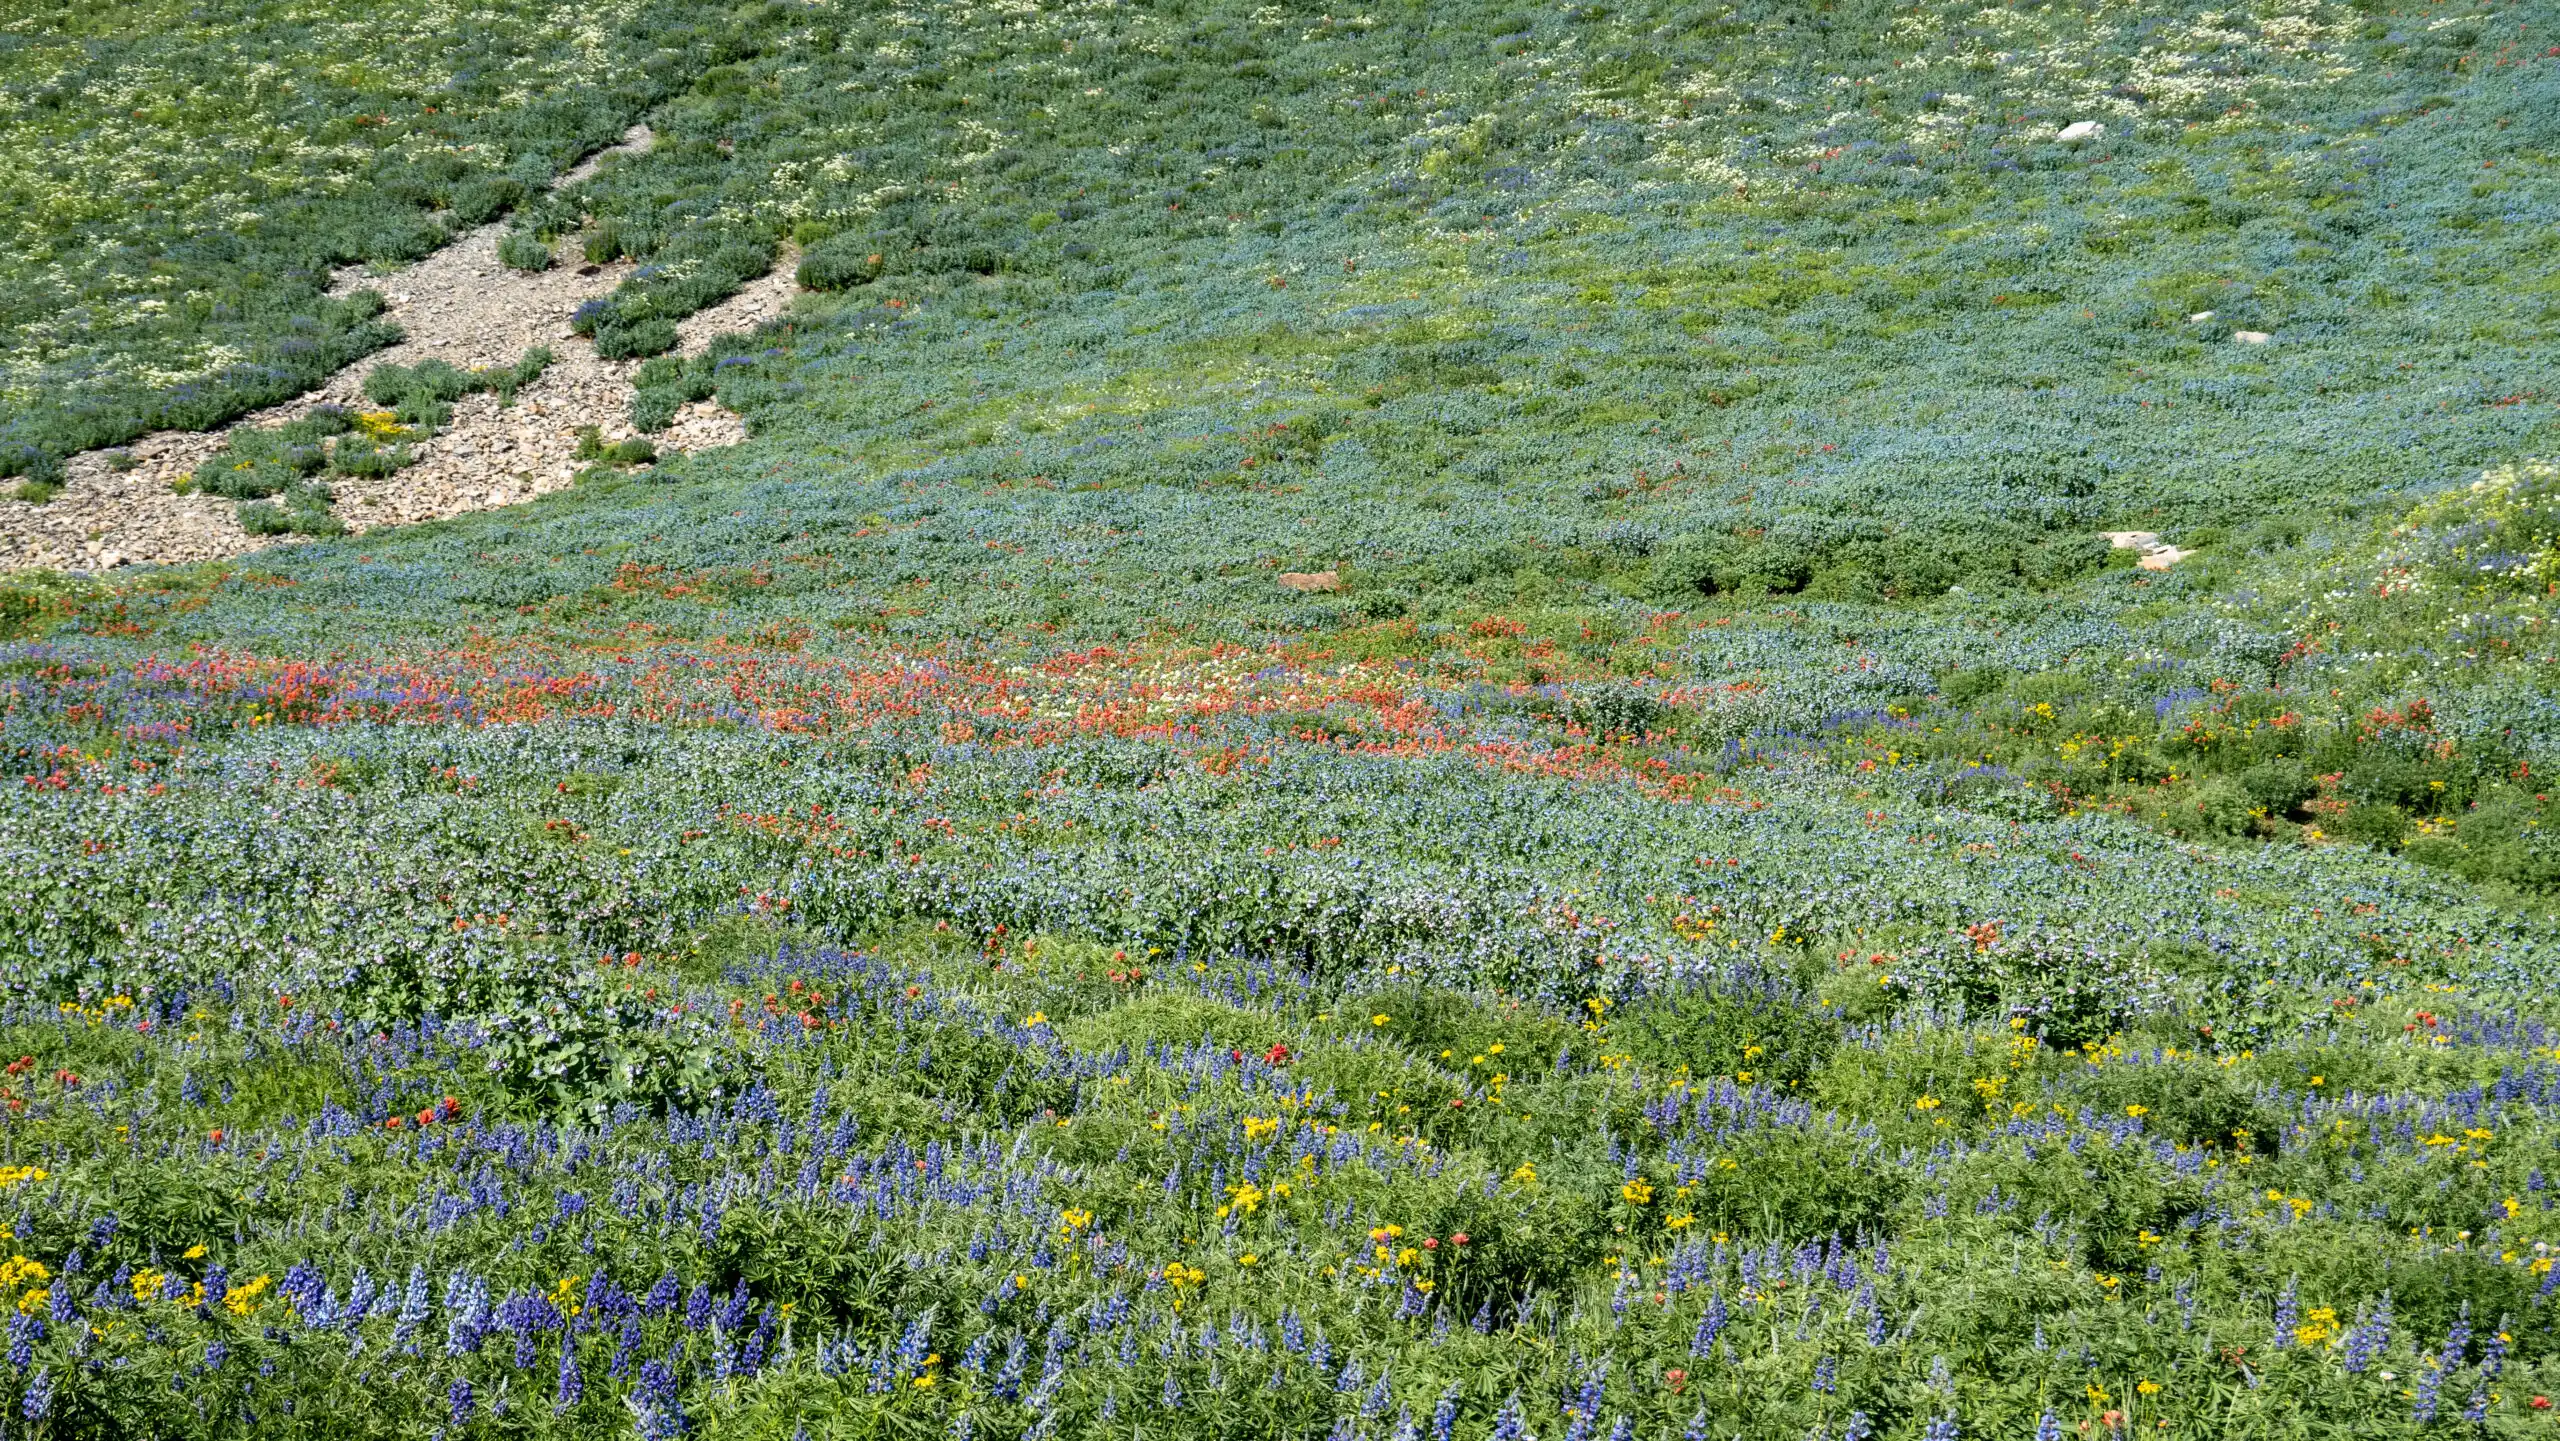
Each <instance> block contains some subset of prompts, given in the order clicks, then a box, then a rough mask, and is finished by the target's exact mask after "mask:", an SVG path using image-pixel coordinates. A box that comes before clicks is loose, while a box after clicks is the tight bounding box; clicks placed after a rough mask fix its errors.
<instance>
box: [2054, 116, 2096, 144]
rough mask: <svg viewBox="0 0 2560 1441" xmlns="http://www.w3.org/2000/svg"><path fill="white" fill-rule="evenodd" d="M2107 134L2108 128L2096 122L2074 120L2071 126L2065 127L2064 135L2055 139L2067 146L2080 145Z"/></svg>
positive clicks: (2063, 129)
mask: <svg viewBox="0 0 2560 1441" xmlns="http://www.w3.org/2000/svg"><path fill="white" fill-rule="evenodd" d="M2106 133H2107V127H2105V126H2104V125H2101V124H2099V123H2098V122H2097V121H2095V120H2074V121H2072V122H2071V123H2070V124H2068V125H2065V126H2063V127H2062V133H2061V134H2059V135H2056V136H2055V137H2053V138H2054V139H2056V140H2059V141H2061V142H2062V143H2063V144H2065V145H2080V144H2084V143H2086V142H2088V141H2091V140H2095V139H2097V138H2098V137H2099V136H2101V135H2104V134H2106Z"/></svg>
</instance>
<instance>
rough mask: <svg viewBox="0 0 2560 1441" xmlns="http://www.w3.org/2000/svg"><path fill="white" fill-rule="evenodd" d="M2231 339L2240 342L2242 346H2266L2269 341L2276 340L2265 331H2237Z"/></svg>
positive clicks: (2232, 334)
mask: <svg viewBox="0 0 2560 1441" xmlns="http://www.w3.org/2000/svg"><path fill="white" fill-rule="evenodd" d="M2231 338H2232V339H2234V340H2236V341H2239V342H2240V343H2241V344H2242V345H2264V344H2266V343H2267V342H2268V341H2270V340H2273V339H2275V337H2274V336H2272V335H2269V334H2267V333H2266V332H2265V331H2263V330H2235V331H2233V332H2231Z"/></svg>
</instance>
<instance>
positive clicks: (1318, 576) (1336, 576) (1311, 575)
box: [1280, 570, 1342, 592]
mask: <svg viewBox="0 0 2560 1441" xmlns="http://www.w3.org/2000/svg"><path fill="white" fill-rule="evenodd" d="M1280 586H1281V588H1282V589H1283V590H1296V591H1308V592H1314V591H1323V590H1340V589H1342V572H1341V571H1338V570H1284V571H1282V572H1280Z"/></svg>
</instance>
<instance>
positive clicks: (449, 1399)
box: [445, 1376, 472, 1426]
mask: <svg viewBox="0 0 2560 1441" xmlns="http://www.w3.org/2000/svg"><path fill="white" fill-rule="evenodd" d="M445 1400H446V1403H447V1405H448V1407H449V1409H450V1410H451V1412H452V1422H453V1424H454V1425H456V1426H460V1425H462V1424H464V1423H465V1422H467V1421H469V1420H470V1419H471V1409H472V1397H471V1383H470V1381H468V1380H466V1379H464V1378H463V1377H460V1376H456V1377H454V1378H453V1385H452V1386H451V1387H449V1388H447V1390H446V1391H445Z"/></svg>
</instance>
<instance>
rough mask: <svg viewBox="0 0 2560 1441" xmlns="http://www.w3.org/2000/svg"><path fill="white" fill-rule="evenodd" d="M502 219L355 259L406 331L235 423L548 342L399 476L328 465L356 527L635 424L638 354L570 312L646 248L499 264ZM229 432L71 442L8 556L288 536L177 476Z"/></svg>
mask: <svg viewBox="0 0 2560 1441" xmlns="http://www.w3.org/2000/svg"><path fill="white" fill-rule="evenodd" d="M648 143H649V134H648V132H647V131H646V130H645V129H639V128H635V129H634V130H633V131H632V133H631V134H630V135H628V136H626V137H625V138H624V140H623V142H622V144H620V145H617V146H615V147H613V149H612V150H608V151H605V152H603V153H602V154H599V155H596V156H591V157H589V158H588V159H587V160H586V161H584V162H582V163H581V164H580V165H579V166H578V167H577V168H576V169H573V170H571V171H569V172H568V173H567V174H565V175H563V176H562V177H561V179H560V182H559V183H560V184H561V185H563V186H566V185H574V184H576V183H578V182H579V181H581V180H584V179H586V178H587V177H588V176H589V175H592V174H594V173H595V169H596V167H597V165H598V164H599V163H601V162H602V161H603V160H604V159H605V158H606V157H607V156H609V155H612V154H614V153H616V152H621V151H632V150H640V149H645V148H646V147H647V145H648ZM504 233H505V226H504V224H503V223H501V224H496V225H488V226H483V227H481V228H480V229H477V230H474V231H472V232H470V233H469V234H466V235H464V236H463V237H461V238H460V239H458V240H456V241H454V242H453V243H452V244H450V245H447V246H445V247H444V248H443V249H441V250H438V251H437V252H436V253H435V254H433V255H430V256H428V257H426V258H425V259H423V260H421V261H419V262H418V263H416V264H415V265H412V266H409V267H407V268H405V269H402V270H399V271H395V272H391V273H389V274H384V275H373V276H368V275H366V274H364V273H362V272H360V271H352V270H351V271H344V272H341V273H340V274H339V275H338V277H337V279H336V282H335V283H334V284H333V285H332V286H331V287H330V288H331V290H332V292H333V293H337V294H347V293H351V292H353V291H356V290H361V289H366V288H371V289H375V290H379V291H380V292H381V293H382V295H383V298H384V300H385V301H386V302H388V307H387V310H386V312H385V315H386V318H388V319H390V320H391V321H393V322H394V323H396V324H397V325H399V327H400V328H401V330H402V332H403V333H404V336H405V338H404V339H402V340H401V342H400V343H399V344H397V345H394V346H392V347H390V348H389V349H387V350H383V351H380V352H378V353H376V354H374V355H370V356H367V357H366V358H364V359H363V360H360V361H358V362H357V363H355V364H354V365H351V366H349V367H347V368H346V369H345V370H342V371H340V372H338V373H337V374H336V375H334V376H332V377H330V379H329V380H328V382H327V383H326V384H324V385H322V386H321V387H320V388H319V389H317V390H314V391H312V392H310V393H309V394H306V395H304V396H302V397H300V398H299V399H296V400H293V401H289V402H287V403H285V404H283V405H279V406H274V407H271V408H269V409H267V410H263V411H259V412H257V413H256V414H253V415H250V416H247V417H245V418H243V419H242V420H240V421H238V422H236V424H237V425H243V426H274V425H281V424H283V423H284V422H286V421H288V420H292V419H295V418H297V417H299V416H301V415H304V414H306V413H308V412H309V411H310V410H311V409H312V408H313V407H315V406H318V405H322V404H336V405H344V406H348V407H350V408H358V409H369V408H371V402H370V401H367V400H366V399H365V398H364V377H365V376H366V375H367V374H369V373H370V372H371V371H372V370H373V368H374V367H375V366H377V365H384V364H398V365H416V364H417V363H418V362H420V361H423V360H428V359H440V360H443V361H446V362H448V363H450V364H452V365H455V366H458V367H461V368H463V369H466V370H467V369H478V368H483V367H491V366H506V365H512V364H514V363H515V362H516V360H517V359H518V358H519V357H521V356H522V355H523V354H524V352H525V351H527V350H529V349H532V348H533V347H535V346H545V347H548V348H549V349H550V350H551V352H552V356H553V359H552V362H551V366H550V368H549V369H548V370H546V371H545V372H544V373H543V374H542V376H541V378H540V379H538V380H536V381H534V382H533V383H532V384H530V385H527V386H526V387H524V388H523V390H521V391H519V392H518V393H517V396H516V401H515V404H513V405H512V406H504V407H502V406H500V405H499V404H498V402H497V399H496V397H494V396H492V395H488V394H477V395H470V396H465V397H464V398H463V399H462V400H460V401H458V402H456V404H455V405H454V410H453V421H452V423H451V424H450V425H448V426H446V427H445V428H444V429H442V430H441V431H439V432H437V433H436V434H435V435H434V436H432V437H430V438H428V439H426V440H423V441H420V442H417V443H415V444H414V445H412V446H411V448H410V449H411V454H412V455H413V456H414V457H415V461H414V463H413V464H411V465H408V466H406V467H404V468H402V469H400V470H397V471H394V472H393V473H391V474H389V475H386V476H379V477H371V478H358V477H350V476H335V477H331V479H330V488H331V490H332V491H333V493H334V494H335V496H336V506H335V509H336V511H337V514H338V516H339V518H340V519H341V520H343V521H345V522H346V524H347V527H348V529H349V530H351V531H355V532H359V533H361V532H363V531H367V530H373V529H377V528H379V527H382V526H386V525H406V524H411V523H414V522H417V521H423V520H436V519H440V518H442V517H445V516H451V515H459V514H462V513H464V512H466V511H474V510H488V509H492V508H495V507H498V506H503V505H513V504H516V503H518V502H521V501H527V500H531V499H533V498H534V497H535V496H538V495H542V494H545V493H548V492H550V491H555V490H561V489H565V488H566V487H568V486H569V485H570V483H571V481H572V479H573V478H574V477H575V476H576V474H577V472H578V470H579V468H580V467H579V464H578V462H577V461H575V460H574V459H573V458H572V457H573V454H574V452H575V451H576V448H577V444H578V432H579V431H580V429H582V428H583V427H586V426H594V427H595V428H596V429H597V430H598V431H599V432H600V433H601V435H602V436H603V438H604V439H605V440H606V441H608V442H610V441H615V440H620V439H624V438H626V437H628V436H629V435H631V434H632V430H631V419H630V406H631V396H632V384H631V375H632V372H633V371H635V370H637V369H638V368H639V365H638V363H637V362H633V361H611V360H605V359H602V358H600V357H598V356H597V355H596V353H595V348H594V347H593V346H592V345H590V344H589V343H588V342H587V341H585V340H583V339H580V338H578V337H577V336H575V335H573V334H572V333H571V331H570V329H569V318H570V315H571V314H572V313H573V312H575V311H576V310H577V308H578V307H579V306H580V305H581V304H584V303H585V302H587V301H589V300H592V299H596V298H598V297H600V296H603V295H606V294H609V293H611V292H612V290H613V288H614V287H615V286H617V285H619V284H621V282H622V280H623V278H624V277H625V276H627V275H629V274H630V273H631V270H632V268H633V266H632V263H631V262H629V261H622V262H617V263H616V264H613V265H607V266H590V265H584V264H581V263H580V257H579V255H578V253H577V250H576V242H575V240H574V238H571V239H564V240H563V241H562V243H561V247H560V250H559V253H558V256H557V263H555V264H554V265H553V266H552V268H551V269H549V270H546V271H541V272H539V273H530V274H529V273H527V272H524V271H520V270H512V269H509V268H508V267H506V266H505V265H502V264H500V263H499V261H498V240H499V237H500V236H502V235H503V234H504ZM794 259H795V257H793V256H792V255H790V254H788V253H786V254H784V255H783V257H782V258H781V261H780V263H779V264H777V265H775V266H774V268H773V269H772V270H771V271H770V272H768V273H767V274H765V275H764V276H762V277H760V278H758V279H756V280H754V281H751V282H749V284H748V285H747V286H746V287H745V288H744V289H742V290H740V291H739V292H738V293H737V294H736V295H733V296H731V297H730V298H729V299H727V300H725V301H723V302H721V303H720V304H718V305H715V306H712V307H711V308H709V309H707V310H704V311H701V312H700V313H698V314H696V315H693V316H691V317H689V318H688V319H686V320H685V321H684V322H683V323H682V324H680V325H679V326H678V327H677V334H678V336H679V342H680V349H681V351H682V352H683V353H685V354H688V355H691V354H698V353H699V352H700V351H701V350H702V349H703V347H705V346H707V345H708V344H710V342H711V340H712V339H713V338H714V337H716V336H718V335H721V334H723V333H726V332H729V331H735V330H745V329H752V328H753V327H755V326H756V325H759V324H761V323H763V322H765V321H767V320H772V319H776V318H778V317H780V316H781V315H782V314H783V313H784V312H785V311H786V310H787V309H788V308H789V307H790V303H791V297H792V296H793V294H794V293H796V292H795V287H794V285H793V283H792V272H793V268H794ZM228 434H229V431H228V430H219V431H161V432H158V433H155V434H152V435H149V436H145V437H144V438H142V439H141V440H138V441H136V442H134V443H133V444H132V445H131V446H128V447H125V448H124V451H123V453H122V456H123V461H124V462H129V468H126V469H121V470H120V469H117V468H116V464H117V463H119V457H118V452H115V451H92V452H89V453H87V454H84V455H78V456H74V457H72V458H71V460H70V461H69V463H68V464H67V466H66V467H65V470H66V476H65V483H64V486H63V489H62V491H61V493H60V494H59V495H57V496H55V497H54V498H53V499H52V500H51V501H48V502H46V503H44V504H41V505H37V504H30V503H28V502H25V501H20V500H16V499H0V570H14V569H24V568H29V567H51V568H56V569H65V570H88V571H93V570H105V569H110V568H112V567H115V566H119V565H133V564H153V563H159V564H169V563H176V562H181V561H197V560H215V559H220V558H223V557H227V556H234V555H241V554H245V553H247V552H249V551H253V550H259V549H263V548H265V547H267V546H271V545H276V544H279V543H290V542H291V539H292V538H291V537H278V536H262V535H251V534H249V533H248V532H247V531H245V530H243V529H242V528H241V526H240V522H239V520H238V518H237V513H236V512H237V507H236V506H235V505H234V504H233V502H231V501H229V500H225V499H221V498H218V497H214V496H207V495H181V494H178V493H177V491H176V488H175V487H176V484H177V482H179V481H180V480H182V479H184V478H185V477H186V476H188V475H190V474H192V473H193V472H194V471H195V469H196V467H197V466H199V465H201V464H203V463H204V462H205V460H206V459H207V458H209V457H211V456H212V455H213V454H214V453H215V452H216V451H218V450H220V449H221V448H222V446H223V443H224V441H225V439H226V438H227V437H228ZM745 438H746V426H745V423H744V422H743V421H741V420H740V419H739V418H738V417H737V416H736V415H734V414H731V413H730V412H728V411H726V410H723V409H721V408H720V407H719V406H717V405H715V404H712V403H710V402H702V403H698V404H694V405H688V406H686V407H685V408H684V409H683V410H682V411H681V412H679V413H678V414H677V416H676V419H675V422H674V423H673V424H672V425H670V426H669V427H668V428H667V429H666V430H665V431H663V432H661V433H660V434H659V435H657V436H655V437H653V439H654V440H655V441H656V443H657V446H658V449H659V451H660V452H661V453H662V454H665V453H687V452H692V451H696V450H704V449H709V448H711V447H714V446H722V445H735V444H737V443H738V442H739V441H741V440H744V439H745Z"/></svg>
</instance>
